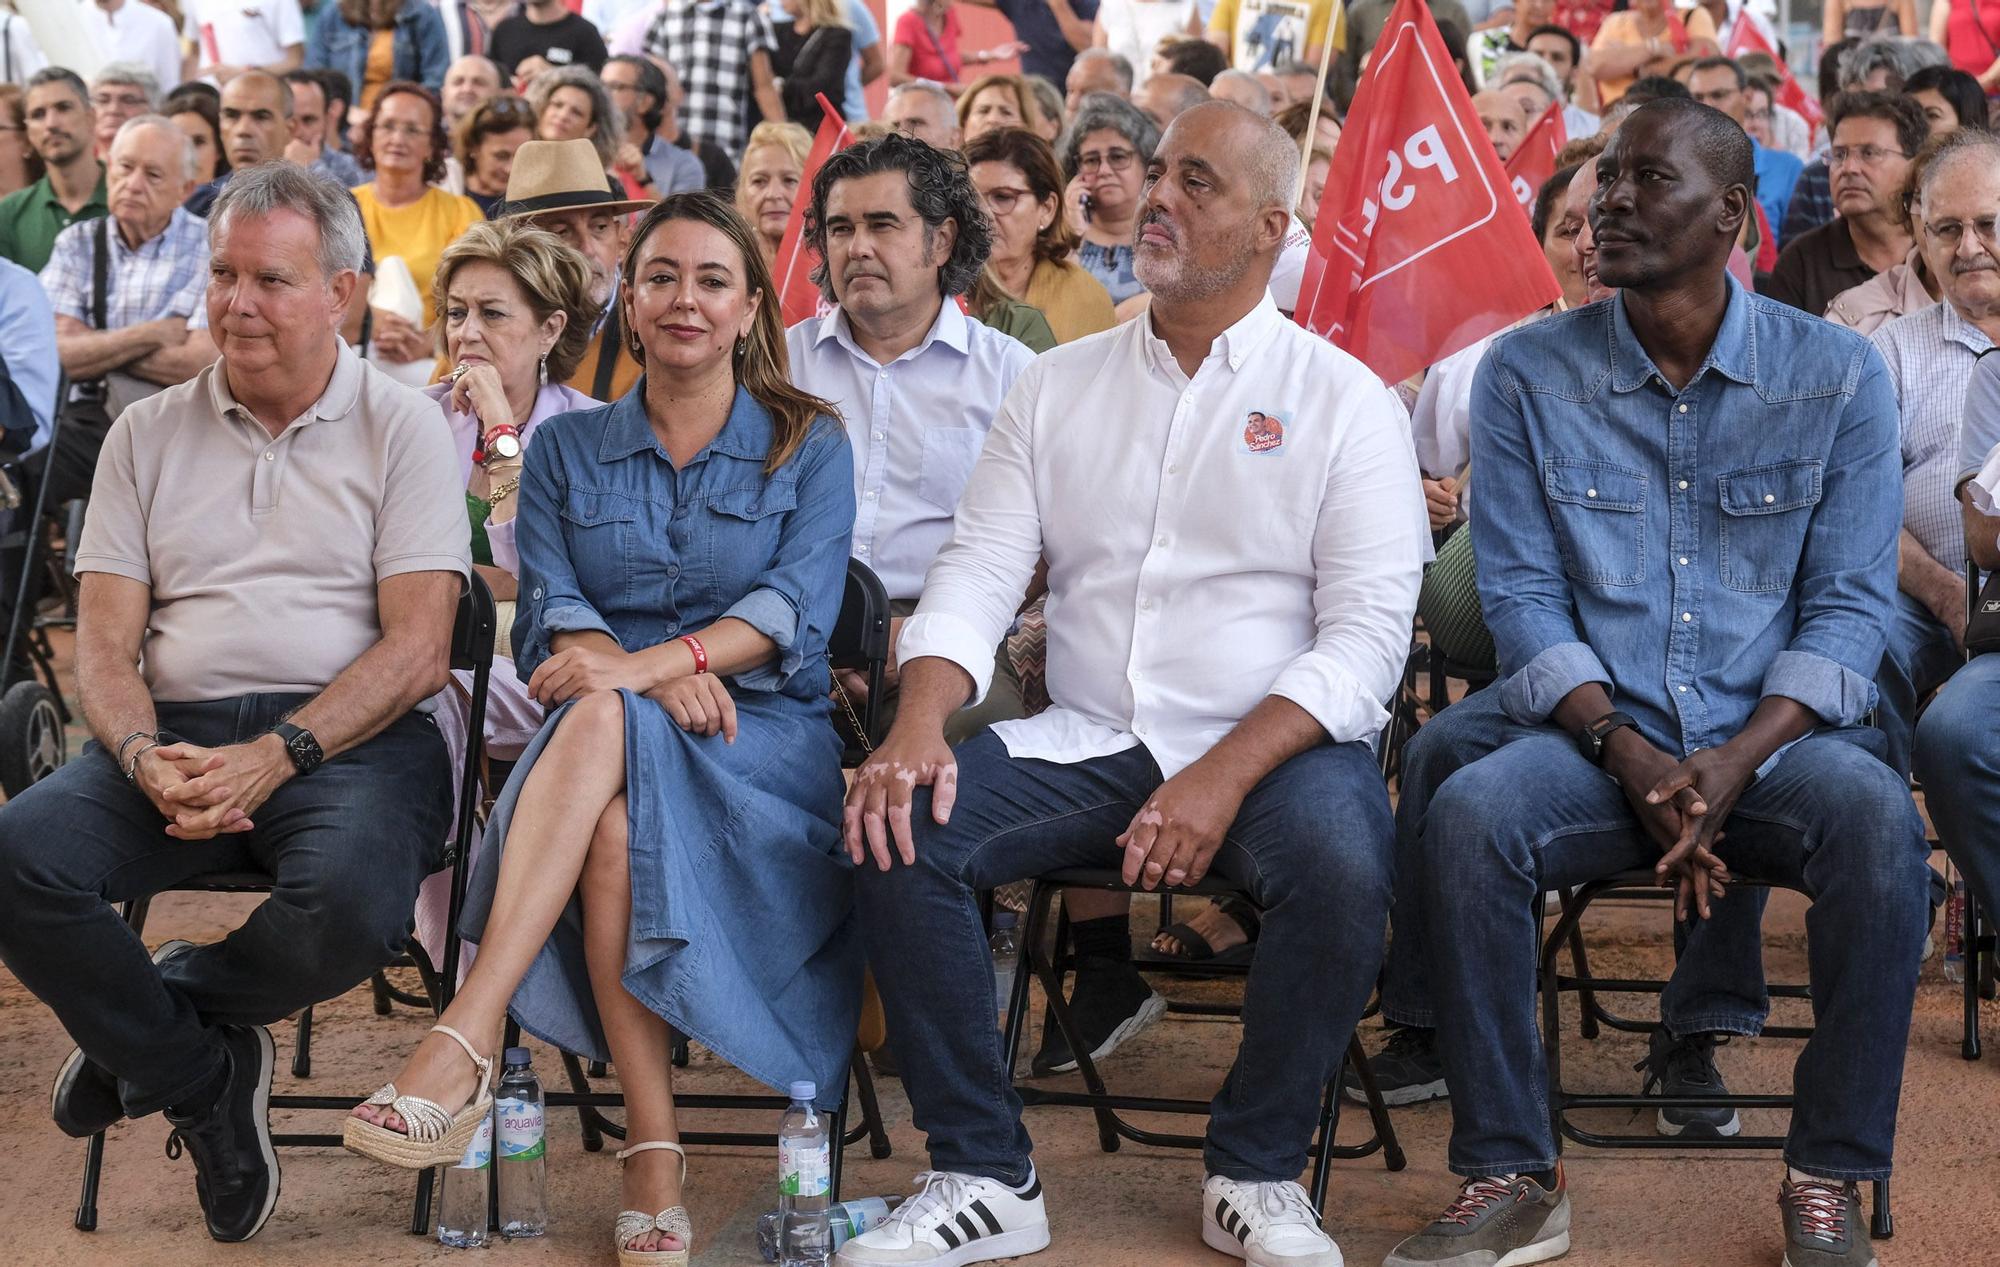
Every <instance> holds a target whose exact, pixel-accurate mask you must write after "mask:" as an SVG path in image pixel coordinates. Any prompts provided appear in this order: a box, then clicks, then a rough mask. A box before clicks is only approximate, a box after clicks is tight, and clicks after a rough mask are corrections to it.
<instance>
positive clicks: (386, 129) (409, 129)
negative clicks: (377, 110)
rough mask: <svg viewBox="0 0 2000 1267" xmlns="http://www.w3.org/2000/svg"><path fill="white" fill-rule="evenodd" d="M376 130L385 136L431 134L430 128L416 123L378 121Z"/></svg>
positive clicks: (423, 135) (421, 135)
mask: <svg viewBox="0 0 2000 1267" xmlns="http://www.w3.org/2000/svg"><path fill="white" fill-rule="evenodd" d="M375 130H376V131H377V132H380V133H381V134H382V135H384V136H408V137H425V136H429V135H430V134H431V130H430V129H429V128H425V127H418V126H417V125H416V124H414V123H378V124H376V125H375Z"/></svg>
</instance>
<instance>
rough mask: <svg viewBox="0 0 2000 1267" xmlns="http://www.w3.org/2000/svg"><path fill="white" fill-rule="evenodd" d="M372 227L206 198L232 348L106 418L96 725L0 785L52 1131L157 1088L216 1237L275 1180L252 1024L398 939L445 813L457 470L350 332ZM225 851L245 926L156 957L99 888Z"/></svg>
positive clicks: (300, 1001) (91, 1125)
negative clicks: (35, 777) (440, 696)
mask: <svg viewBox="0 0 2000 1267" xmlns="http://www.w3.org/2000/svg"><path fill="white" fill-rule="evenodd" d="M361 243H362V228H361V219H360V216H359V214H358V213H357V212H356V210H355V207H354V203H353V200H352V199H351V198H349V197H348V196H347V193H346V191H345V190H343V189H341V188H340V187H339V186H337V185H336V184H334V183H333V182H332V181H331V180H329V179H328V178H326V177H323V176H316V175H313V174H311V173H308V172H306V171H303V170H302V169H300V168H297V167H294V166H292V165H290V164H285V163H271V164H265V165H263V166H260V167H256V168H252V169H250V170H248V171H243V172H238V173H237V175H236V178H235V179H234V180H232V181H231V182H230V183H229V188H228V189H227V190H225V191H224V193H223V195H222V197H221V198H220V199H218V200H217V202H216V205H215V212H214V215H213V217H212V218H211V220H210V242H209V246H210V255H211V259H212V265H211V271H210V282H209V286H208V316H209V326H210V329H211V331H212V332H213V335H214V338H215V341H216V344H217V346H218V347H219V348H220V350H221V359H220V360H218V361H217V362H216V363H215V364H213V365H211V366H209V367H208V368H206V369H204V370H202V371H201V372H200V373H199V374H197V375H196V376H195V377H194V378H193V379H191V380H189V381H188V382H186V383H183V384H181V385H179V386H177V387H172V388H169V389H167V390H166V391H164V392H161V393H160V394H159V395H157V396H154V397H151V398H149V399H147V400H144V401H141V402H139V403H138V404H136V405H134V406H132V408H131V409H130V410H128V411H127V412H126V413H125V414H124V416H123V417H121V418H120V419H119V421H118V423H117V425H116V426H115V427H113V428H112V431H111V434H110V436H109V437H108V438H107V439H106V440H105V444H104V454H103V458H102V460H101V461H100V463H99V465H98V471H97V479H96V482H95V484H94V485H93V486H92V490H91V508H90V520H89V524H88V526H87V527H86V529H85V531H84V534H83V540H82V543H81V546H80V548H79V549H78V551H77V554H76V568H77V571H78V573H79V574H81V576H82V599H81V613H80V617H79V620H78V623H77V685H78V691H79V694H80V695H81V699H82V707H83V714H84V717H85V719H86V721H87V722H88V723H89V725H90V729H91V732H92V734H93V736H94V737H95V742H93V743H90V744H88V745H86V746H85V749H84V752H83V754H82V756H81V757H79V758H78V759H77V760H76V761H73V762H71V763H70V764H68V765H66V766H64V767H62V769H60V770H59V771H57V772H56V773H55V774H54V775H52V776H50V777H49V778H48V779H45V780H44V781H42V782H41V783H38V784H36V785H35V786H34V787H32V788H30V789H29V790H28V791H27V792H25V793H23V794H22V795H21V796H19V797H16V798H15V799H13V800H11V801H9V802H7V803H6V805H5V806H0V891H4V892H6V893H7V894H8V895H9V898H10V901H9V911H8V918H7V919H6V920H4V921H0V962H4V963H5V964H6V966H7V968H8V969H9V970H11V971H12V972H13V973H14V975H15V976H16V977H17V978H19V979H20V981H21V983H22V984H23V985H25V986H27V987H28V989H29V990H31V991H32V992H33V993H34V994H35V995H37V996H38V997H40V998H41V999H42V1000H44V1001H45V1002H47V1003H48V1004H49V1005H50V1007H52V1008H53V1009H55V1012H56V1014H57V1016H58V1018H59V1019H60V1020H61V1021H62V1023H63V1025H64V1027H65V1028H66V1029H68V1030H69V1032H70V1035H71V1037H73V1038H74V1039H75V1040H76V1041H77V1044H78V1049H77V1050H76V1051H74V1052H72V1053H71V1054H70V1057H69V1059H68V1060H67V1061H65V1062H64V1064H63V1066H62V1069H61V1071H60V1072H59V1073H58V1074H57V1078H56V1085H55V1090H54V1094H53V1095H52V1096H51V1100H50V1107H51V1111H52V1113H53V1115H54V1117H55V1120H56V1124H57V1125H58V1126H60V1127H62V1129H63V1130H64V1131H65V1132H67V1133H68V1134H71V1135H74V1136H78V1137H82V1136H86V1135H90V1134H92V1133H94V1132H96V1131H99V1130H102V1129H104V1128H105V1127H107V1126H109V1125H111V1124H112V1123H114V1122H117V1121H119V1120H120V1119H122V1118H125V1117H127V1116H133V1117H137V1116H142V1115H144V1114H147V1113H151V1112H153V1111H155V1110H165V1112H166V1115H167V1120H168V1122H169V1123H171V1124H172V1126H173V1128H174V1132H175V1137H176V1139H177V1140H178V1144H179V1147H177V1148H176V1149H175V1150H174V1153H175V1155H178V1154H179V1153H180V1152H181V1151H185V1152H187V1154H188V1155H189V1156H190V1157H191V1158H192V1159H193V1161H194V1165H195V1171H196V1193H197V1196H198V1198H199V1200H200V1202H201V1205H202V1212H203V1214H204V1215H205V1216H206V1219H207V1223H208V1231H209V1235H211V1236H213V1237H214V1238H215V1239H217V1240H220V1241H240V1240H243V1239H245V1238H247V1237H249V1236H252V1235H254V1234H255V1233H256V1232H257V1230H258V1229H259V1228H261V1227H262V1226H263V1225H264V1222H265V1220H266V1219H268V1218H269V1217H270V1214H271V1210H272V1207H273V1206H274V1205H275V1204H276V1203H277V1196H278V1165H277V1159H276V1156H275V1154H274V1153H273V1152H272V1148H271V1137H270V1126H269V1123H268V1121H267V1120H266V1113H265V1103H266V1099H267V1097H268V1095H269V1092H270V1085H271V1067H272V1047H271V1036H270V1033H269V1032H268V1031H267V1030H266V1029H265V1028H264V1026H265V1025H267V1024H269V1023H270V1022H272V1021H275V1020H278V1019H279V1018H281V1017H284V1016H289V1015H291V1014H292V1013H294V1012H296V1011H298V1010H299V1009H301V1008H303V1007H306V1006H308V1005H310V1004H312V1003H316V1002H319V1001H320V1000H323V999H326V998H329V997H331V996H333V995H336V994H339V993H341V992H342V991H344V990H347V989H348V988H350V987H352V986H353V985H355V984H356V983H358V982H360V981H362V980H363V979H365V978H366V977H367V976H368V975H369V974H370V973H371V972H373V971H374V970H375V969H377V968H379V967H381V966H382V965H384V964H386V963H388V962H389V960H390V959H392V958H393V957H394V956H396V955H397V954H399V953H400V952H401V951H402V950H403V948H404V946H405V944H406V943H407V941H408V938H409V933H410V928H411V918H412V912H413V911H414V909H415V903H416V894H417V885H418V884H419V882H421V881H422V879H423V878H424V876H425V875H426V874H427V873H429V872H430V871H431V870H432V869H434V868H435V867H436V866H437V865H439V861H440V857H439V855H440V853H441V852H442V848H443V842H444V840H445V835H446V827H447V819H448V818H449V817H450V813H449V807H450V776H449V762H448V761H447V760H446V757H445V747H444V741H443V739H442V738H441V737H440V736H439V734H438V732H437V728H436V727H435V726H434V725H433V724H432V722H431V720H430V718H429V717H428V716H427V715H426V714H424V713H422V712H419V711H416V710H417V708H418V705H419V704H421V703H422V702H423V701H424V700H426V699H427V698H429V697H430V696H431V695H432V694H434V693H436V692H437V691H438V690H440V689H442V687H443V686H444V684H445V681H446V678H447V667H448V665H449V647H450V640H451V626H452V618H453V613H454V609H455V607H456V603H457V599H458V595H459V593H460V591H461V588H462V586H463V584H464V580H463V577H464V575H465V573H466V572H467V571H468V568H469V562H470V560H469V541H468V532H467V526H466V520H465V511H464V490H463V481H462V480H460V478H459V475H458V458H457V455H456V454H455V453H454V452H453V450H452V444H451V436H450V434H449V432H448V431H447V430H445V429H443V428H440V427H439V426H438V425H437V407H436V406H435V405H433V404H431V403H430V402H429V401H427V400H426V399H425V398H424V397H423V396H422V395H420V394H418V393H416V392H414V391H411V390H409V389H408V388H405V387H402V386H399V385H397V384H396V383H395V382H393V381H392V380H390V379H388V378H386V377H384V376H383V375H382V374H381V373H380V372H378V371H377V370H375V369H373V368H371V367H369V366H368V365H367V364H366V363H365V362H363V361H361V360H360V359H359V358H358V357H357V356H356V355H355V354H354V352H353V351H352V349H350V348H349V347H347V346H346V345H345V344H343V343H342V342H341V341H340V339H339V337H338V331H339V328H340V322H341V317H342V314H343V313H345V312H346V310H347V303H348V299H349V298H350V295H351V292H352V291H353V289H354V287H355V284H356V271H357V268H358V266H359V264H360V262H361ZM241 870H254V871H260V872H264V873H267V874H269V875H271V876H272V877H273V879H274V880H275V881H276V887H275V888H274V889H273V891H272V894H271V896H270V897H269V898H268V899H267V900H266V901H265V902H264V903H263V904H262V905H261V906H259V907H258V908H257V909H256V910H255V911H254V912H253V913H252V914H251V915H250V917H249V918H248V919H247V920H245V921H244V923H243V925H242V927H240V928H238V929H236V931H234V932H233V933H231V934H230V935H229V936H228V937H227V938H225V939H224V940H222V941H221V942H218V943H216V944H214V945H210V946H190V945H188V944H186V943H184V942H183V943H169V944H168V945H166V946H163V947H161V948H160V950H159V952H158V953H157V954H156V956H155V961H154V962H152V963H149V962H148V961H147V956H146V948H145V946H144V945H143V944H142V943H141V942H140V940H139V938H138V937H137V936H136V935H135V934H134V933H133V932H132V931H131V929H130V928H129V927H127V925H126V924H125V922H124V921H123V920H122V919H120V918H119V916H118V912H117V910H116V908H115V907H114V905H113V904H114V903H117V902H123V901H127V900H130V899H134V898H144V897H147V896H149V895H150V894H153V893H155V892H158V891H159V890H161V889H164V888H167V887H169V886H171V885H173V884H175V883H177V882H179V881H182V880H186V879H188V878H190V877H193V876H197V875H203V874H207V873H212V872H217V871H241Z"/></svg>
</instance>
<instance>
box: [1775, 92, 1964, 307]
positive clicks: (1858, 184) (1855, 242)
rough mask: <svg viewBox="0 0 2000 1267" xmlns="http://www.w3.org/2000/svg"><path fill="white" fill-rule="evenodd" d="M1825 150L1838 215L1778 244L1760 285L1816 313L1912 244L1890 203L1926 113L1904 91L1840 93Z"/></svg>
mask: <svg viewBox="0 0 2000 1267" xmlns="http://www.w3.org/2000/svg"><path fill="white" fill-rule="evenodd" d="M1827 134H1828V135H1829V136H1831V137H1832V138H1833V143H1832V145H1831V146H1829V147H1828V149H1827V152H1826V157H1827V163H1828V164H1829V170H1830V171H1832V173H1833V197H1834V205H1835V207H1836V208H1838V210H1839V212H1840V214H1839V215H1838V216H1837V217H1835V218H1834V219H1833V220H1832V221H1830V222H1829V223H1827V224H1823V225H1821V226H1820V227H1819V228H1817V229H1811V230H1808V231H1807V232H1805V233H1803V234H1801V235H1800V236H1799V237H1798V238H1796V239H1795V240H1793V242H1792V243H1791V244H1790V245H1789V246H1787V247H1785V248H1784V250H1783V251H1782V252H1780V254H1779V255H1778V267H1777V268H1776V269H1774V270H1773V271H1772V273H1771V276H1770V278H1769V279H1768V280H1767V281H1765V282H1764V284H1763V285H1762V286H1760V287H1759V289H1760V290H1761V291H1762V292H1763V293H1764V294H1766V295H1768V296H1770V297H1771V298H1773V299H1776V300H1779V301H1781V302H1783V303H1788V304H1790V305H1792V307H1794V308H1803V309H1804V310H1805V311H1807V312H1810V313H1813V314H1814V315H1818V314H1820V313H1823V312H1825V311H1826V308H1827V305H1828V304H1830V303H1832V302H1833V298H1834V296H1836V295H1838V294H1839V293H1840V292H1841V291H1843V290H1846V289H1848V288H1849V287H1851V286H1858V285H1860V284H1861V283H1862V282H1865V281H1867V280H1868V279H1869V278H1871V277H1873V276H1875V274H1877V273H1880V272H1882V271H1883V270H1885V269H1887V268H1889V267H1891V266H1892V265H1896V264H1900V263H1902V262H1903V259H1904V258H1905V257H1906V256H1907V255H1909V253H1910V248H1911V247H1912V246H1914V245H1915V243H1914V242H1913V241H1912V240H1911V238H1910V231H1909V229H1908V227H1907V226H1906V225H1904V224H1903V223H1902V217H1901V215H1900V214H1899V213H1898V212H1897V210H1896V204H1897V202H1898V200H1899V199H1900V198H1901V197H1902V194H1903V184H1904V182H1905V181H1906V180H1907V179H1908V177H1909V172H1910V159H1911V158H1912V157H1914V156H1915V155H1916V152H1917V150H1918V149H1920V148H1921V147H1922V146H1923V143H1924V139H1925V138H1926V137H1928V136H1929V135H1930V127H1929V125H1928V124H1926V123H1925V122H1924V113H1923V111H1922V109H1920V108H1919V107H1918V106H1917V103H1916V102H1914V101H1912V100H1910V99H1909V98H1908V97H1896V96H1891V95H1890V94H1888V93H1885V92H1844V93H1842V94H1841V95H1839V96H1838V97H1835V98H1834V99H1833V104H1832V106H1831V107H1830V108H1829V109H1828V111H1827Z"/></svg>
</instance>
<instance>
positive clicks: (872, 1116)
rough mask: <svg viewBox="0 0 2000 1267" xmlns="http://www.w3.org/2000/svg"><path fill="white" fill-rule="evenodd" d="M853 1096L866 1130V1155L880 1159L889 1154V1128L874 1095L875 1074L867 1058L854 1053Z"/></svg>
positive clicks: (880, 1105) (857, 1052) (878, 1101)
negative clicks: (857, 1102) (884, 1123)
mask: <svg viewBox="0 0 2000 1267" xmlns="http://www.w3.org/2000/svg"><path fill="white" fill-rule="evenodd" d="M854 1098H855V1099H857V1100H859V1101H860V1102H861V1125H862V1127H863V1129H865V1130H866V1131H867V1132H868V1155H869V1156H870V1157H873V1158H874V1159H875V1160H876V1161H881V1160H882V1159H883V1158H885V1157H887V1156H888V1155H889V1130H888V1128H887V1127H886V1126H885V1125H883V1122H882V1102H881V1101H880V1100H879V1099H877V1098H876V1096H875V1075H874V1074H873V1073H871V1072H870V1071H869V1069H868V1058H867V1057H866V1056H863V1055H862V1054H861V1053H860V1052H859V1051H856V1052H855V1053H854Z"/></svg>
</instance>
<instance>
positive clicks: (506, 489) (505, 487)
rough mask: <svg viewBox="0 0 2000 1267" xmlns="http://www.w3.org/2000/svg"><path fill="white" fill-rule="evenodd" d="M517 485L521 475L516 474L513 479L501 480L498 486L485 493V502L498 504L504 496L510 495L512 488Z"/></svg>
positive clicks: (492, 504) (519, 485) (518, 485)
mask: <svg viewBox="0 0 2000 1267" xmlns="http://www.w3.org/2000/svg"><path fill="white" fill-rule="evenodd" d="M519 487H521V477H520V476H518V475H516V476H515V477H514V478H513V479H510V480H503V481H501V483H500V486H499V487H498V488H495V489H494V490H493V491H492V492H490V493H488V494H487V497H486V504H487V505H489V506H498V505H499V504H500V503H501V501H502V500H504V499H505V498H509V497H512V496H513V495H514V490H515V489H517V488H519Z"/></svg>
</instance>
